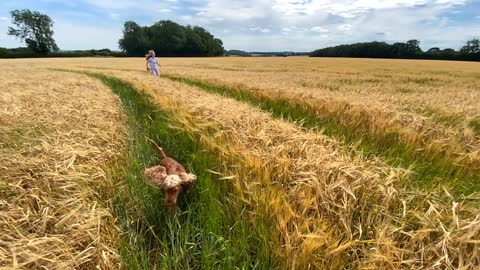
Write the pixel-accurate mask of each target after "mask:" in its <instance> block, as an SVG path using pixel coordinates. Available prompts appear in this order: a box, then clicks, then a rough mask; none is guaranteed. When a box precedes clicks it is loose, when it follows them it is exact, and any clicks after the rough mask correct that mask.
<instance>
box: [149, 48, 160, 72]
mask: <svg viewBox="0 0 480 270" xmlns="http://www.w3.org/2000/svg"><path fill="white" fill-rule="evenodd" d="M157 65H158V61H157V58H155V52H154V51H153V50H150V51H148V57H147V69H149V70H150V73H152V74H153V75H155V76H160V72H158V67H157Z"/></svg>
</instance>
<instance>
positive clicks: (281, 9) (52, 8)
mask: <svg viewBox="0 0 480 270" xmlns="http://www.w3.org/2000/svg"><path fill="white" fill-rule="evenodd" d="M24 8H27V9H30V10H32V11H33V10H36V11H40V12H42V13H45V14H47V15H49V16H50V17H51V18H52V19H53V21H54V23H55V24H54V28H53V30H54V32H55V34H54V38H55V40H56V42H57V44H58V46H59V47H60V49H63V50H73V49H82V50H83V49H102V48H109V49H112V50H118V49H119V48H118V40H119V39H120V38H121V36H122V29H123V23H124V22H125V21H128V20H133V21H135V22H137V23H138V24H140V25H151V24H153V23H154V22H157V21H160V20H166V19H168V20H173V21H175V22H177V23H180V24H182V25H187V24H190V25H199V26H202V27H204V28H206V29H207V30H208V31H210V32H211V33H212V34H213V35H215V36H216V37H218V38H220V39H221V40H222V41H223V43H224V47H225V49H240V50H245V51H305V52H308V51H312V50H315V49H318V48H323V47H327V46H334V45H339V44H348V43H354V42H368V41H385V42H389V43H393V42H398V41H400V42H405V41H407V40H409V39H418V40H420V42H421V44H420V46H421V47H422V49H424V50H427V49H428V48H430V47H440V48H454V49H459V48H460V47H461V46H462V45H463V44H464V43H465V41H467V40H468V39H471V38H475V37H476V38H480V0H203V1H196V0H134V1H132V0H69V1H63V0H0V47H18V46H24V44H23V43H22V42H21V41H20V40H17V39H15V38H13V37H10V36H8V35H7V34H6V33H7V29H8V27H9V26H11V20H10V14H9V11H10V10H13V9H24Z"/></svg>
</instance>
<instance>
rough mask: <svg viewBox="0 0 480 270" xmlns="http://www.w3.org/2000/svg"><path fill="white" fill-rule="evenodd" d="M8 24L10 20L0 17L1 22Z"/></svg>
mask: <svg viewBox="0 0 480 270" xmlns="http://www.w3.org/2000/svg"><path fill="white" fill-rule="evenodd" d="M2 21H3V22H8V18H7V17H0V22H2Z"/></svg>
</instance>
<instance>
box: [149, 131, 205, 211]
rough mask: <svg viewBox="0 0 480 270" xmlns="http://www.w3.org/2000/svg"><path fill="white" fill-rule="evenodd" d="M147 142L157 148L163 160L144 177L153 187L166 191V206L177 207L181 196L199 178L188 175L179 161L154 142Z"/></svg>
mask: <svg viewBox="0 0 480 270" xmlns="http://www.w3.org/2000/svg"><path fill="white" fill-rule="evenodd" d="M147 140H149V141H150V142H151V143H152V144H153V145H154V146H155V148H156V149H157V151H158V152H159V154H160V157H161V158H162V159H161V160H160V165H157V166H154V167H151V168H146V169H145V171H144V175H145V177H146V178H147V179H148V180H150V183H151V184H152V185H154V186H156V187H159V188H162V189H163V190H164V191H165V204H166V205H168V206H173V205H176V204H177V199H178V196H179V194H180V193H181V192H182V191H183V190H185V189H186V188H187V187H188V186H189V185H190V184H191V183H192V182H193V181H195V180H196V179H197V176H195V175H194V174H191V173H187V171H186V170H185V168H184V167H183V166H182V165H181V164H180V163H179V162H178V161H176V160H174V159H173V158H170V157H168V156H167V155H166V154H165V152H164V151H163V149H162V148H161V147H160V146H158V145H157V144H156V143H155V142H154V141H153V140H151V139H148V138H147Z"/></svg>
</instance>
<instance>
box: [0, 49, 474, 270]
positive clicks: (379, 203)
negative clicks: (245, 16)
mask: <svg viewBox="0 0 480 270" xmlns="http://www.w3.org/2000/svg"><path fill="white" fill-rule="evenodd" d="M159 61H160V65H161V67H160V70H161V78H160V79H156V78H154V77H152V76H151V75H149V74H148V73H147V71H146V70H145V60H144V59H141V58H138V59H132V58H130V59H114V58H112V59H110V58H83V59H37V60H28V59H22V60H5V61H3V60H2V61H0V64H1V66H2V67H1V68H0V71H2V73H5V72H6V73H5V74H7V73H8V74H9V75H8V76H7V77H4V78H2V79H0V86H2V87H3V89H6V91H3V92H2V99H1V100H0V101H1V102H2V103H0V106H1V107H0V111H2V114H0V124H1V127H0V128H1V129H0V131H1V133H0V138H2V142H0V150H1V151H2V152H0V153H1V159H2V160H6V159H10V156H11V155H21V153H32V155H33V156H28V155H27V156H26V157H25V160H24V161H22V162H18V163H8V165H3V164H2V167H3V166H5V167H4V168H0V169H1V170H6V171H5V172H3V171H2V174H3V175H6V176H4V177H2V178H1V181H2V182H1V183H0V188H2V192H3V189H5V190H7V191H8V192H7V191H6V192H7V193H8V194H12V195H11V196H7V197H5V199H4V203H3V202H2V207H3V205H4V204H5V205H7V209H9V208H8V206H9V205H13V204H14V202H15V201H16V200H17V198H18V196H20V195H19V194H17V193H15V192H14V191H12V190H11V189H13V190H15V187H17V186H18V184H17V183H18V182H19V181H26V180H21V179H24V177H25V175H30V176H29V177H32V176H31V173H29V171H28V170H27V169H22V168H23V167H22V166H26V165H25V164H27V163H28V164H30V163H29V162H33V161H32V160H33V159H34V157H35V155H36V154H39V153H41V154H42V155H45V156H47V157H48V156H50V159H51V160H54V159H55V153H58V152H49V151H47V150H46V148H38V149H37V148H34V147H32V146H30V147H27V146H23V145H24V144H25V142H23V140H27V139H28V138H29V137H28V136H26V135H25V134H30V135H31V136H33V135H35V134H37V133H35V134H33V133H31V132H29V131H28V130H26V129H25V128H24V127H23V126H22V124H21V123H20V122H18V123H17V122H16V121H11V118H12V117H20V118H19V119H22V117H25V119H28V121H29V122H28V123H29V124H28V126H31V125H33V126H42V127H43V126H44V125H46V126H48V125H49V124H45V123H53V124H55V123H57V122H56V121H58V125H59V126H58V128H57V129H60V128H61V130H62V132H63V131H65V132H66V133H67V134H76V133H75V132H76V131H70V133H68V132H69V131H68V130H65V127H64V126H62V125H63V124H65V123H63V122H62V121H61V120H62V119H65V120H64V122H66V123H67V124H68V123H72V122H71V121H79V120H68V119H69V118H68V117H69V115H73V114H75V115H78V116H79V117H83V118H82V119H84V120H81V121H87V122H88V121H91V119H93V118H92V117H96V116H98V115H104V114H105V110H114V109H113V108H115V106H117V105H116V104H115V99H113V100H110V99H111V98H110V97H109V98H108V100H109V101H108V102H107V101H106V100H105V95H107V93H108V94H110V93H109V92H108V91H107V93H106V92H105V91H106V88H109V89H110V90H111V91H113V93H115V94H116V95H117V97H118V99H119V100H120V101H121V103H122V106H123V114H124V115H123V116H121V117H116V118H111V117H106V118H102V119H99V118H96V120H95V121H98V124H95V123H93V122H92V125H85V126H83V127H82V129H81V131H79V132H80V133H79V134H82V132H83V133H84V134H97V133H95V132H100V131H101V130H103V131H104V132H107V131H108V130H112V128H118V129H126V130H127V131H126V134H125V135H124V136H125V137H128V139H127V140H125V139H124V138H123V137H122V136H118V137H117V136H113V135H111V134H110V133H108V132H110V131H108V132H107V133H105V134H103V135H101V132H100V133H98V134H99V135H98V136H101V138H102V139H101V140H97V139H93V140H88V139H87V138H85V139H84V140H83V141H79V142H78V144H77V145H78V147H81V146H82V145H83V146H84V147H87V148H88V147H91V146H92V145H97V147H100V148H99V149H100V150H98V151H100V152H98V153H97V152H92V153H88V152H80V153H83V155H84V156H85V157H84V158H77V159H75V158H74V159H73V161H72V162H71V164H73V165H75V164H77V162H78V163H79V164H83V163H82V162H86V164H88V166H87V165H85V166H86V167H82V170H85V173H83V171H82V177H83V178H85V179H87V180H86V181H87V183H91V182H92V183H95V181H103V182H106V183H108V185H111V186H112V190H109V191H108V187H107V188H105V184H102V185H101V187H100V188H98V187H97V188H96V187H95V185H93V187H92V189H89V190H90V191H89V192H90V193H82V194H84V196H86V197H88V198H90V199H92V198H93V199H94V200H93V201H95V200H96V201H98V203H99V205H102V207H103V208H102V209H104V210H105V211H108V212H109V215H111V216H113V217H115V220H116V222H115V225H113V224H112V222H111V220H109V219H105V221H102V222H101V223H100V224H105V225H99V226H104V227H105V228H106V230H109V231H110V232H109V238H108V241H107V240H105V241H104V242H105V243H108V244H104V246H105V247H106V248H107V247H108V248H107V249H108V250H109V251H111V255H110V257H111V258H110V257H108V259H105V258H103V257H102V256H100V255H97V253H94V252H93V251H91V250H92V249H91V247H92V244H88V243H89V242H88V241H87V240H85V241H86V242H85V245H81V246H76V247H75V248H73V247H72V248H70V249H68V250H69V253H68V254H72V255H69V256H71V258H75V254H78V253H79V252H81V250H82V249H84V250H85V252H86V253H85V254H89V255H88V256H84V257H82V258H83V260H81V261H80V262H79V263H78V267H80V268H85V269H89V267H90V266H91V265H93V264H95V265H103V266H102V267H104V268H112V269H115V268H116V267H117V265H116V263H117V259H118V258H117V257H116V256H117V254H119V255H120V256H121V257H122V258H123V259H122V264H124V265H125V266H126V267H127V268H129V269H212V268H213V269H236V268H235V267H238V268H239V269H358V268H365V269H371V268H378V269H412V268H415V269H417V268H419V269H422V268H425V269H430V268H436V267H438V268H441V269H458V268H462V269H476V268H478V267H479V266H480V254H479V253H478V250H480V249H479V245H480V220H479V218H478V212H479V207H480V196H479V194H480V193H479V192H480V64H479V63H468V62H446V61H417V60H371V59H343V58H338V59H328V58H319V59H318V58H315V59H312V58H306V57H291V58H179V59H173V58H168V59H162V58H160V59H159ZM52 85H53V86H52ZM63 86H64V87H65V88H62V87H63ZM26 89H29V90H28V92H27V93H28V96H29V98H30V99H29V100H30V101H25V102H26V103H25V104H23V103H22V104H23V105H16V103H14V102H13V103H12V100H19V99H18V98H15V97H17V96H18V97H23V96H25V95H26V94H25V93H24V91H26ZM58 89H61V93H62V95H61V98H58V97H52V98H45V97H48V95H50V94H51V93H56V92H55V91H58ZM101 89H105V90H101ZM102 91H103V92H102ZM80 93H81V97H80V100H79V97H78V95H80ZM96 93H99V94H98V95H96ZM100 93H101V94H100ZM37 95H38V98H39V100H43V99H45V102H48V101H49V100H50V102H51V103H52V104H53V105H51V104H50V105H49V104H43V103H39V104H35V103H33V100H35V97H36V96H37ZM112 96H113V95H112ZM42 98H43V99H42ZM61 100H64V101H65V103H66V104H67V103H68V104H70V103H71V104H72V105H71V106H73V107H74V108H75V109H76V110H75V111H72V109H68V106H66V105H65V106H61V103H62V102H61ZM29 102H30V103H29ZM79 102H80V103H81V104H80V103H79ZM102 102H104V103H102ZM77 103H79V104H78V105H75V104H77ZM100 103H101V104H100ZM29 104H32V105H31V107H32V108H33V109H32V111H35V108H37V107H38V108H41V110H42V113H43V112H45V108H51V110H52V115H57V114H58V115H57V116H56V117H54V118H52V119H50V120H46V119H44V118H41V117H36V116H35V115H36V114H32V115H31V116H30V115H28V114H21V113H20V114H19V113H17V114H15V113H13V114H12V112H11V111H12V110H13V109H12V108H19V106H20V107H21V106H28V105H29ZM42 104H43V105H42ZM89 104H91V105H92V107H90V106H89ZM12 106H13V107H12ZM36 106H37V107H36ZM98 106H100V107H99V108H98V111H94V110H92V108H97V107H98ZM102 107H103V108H104V109H103V110H102V109H101V108H102ZM39 110H40V109H39ZM53 113H55V114H53ZM110 113H113V112H110ZM52 117H53V116H52ZM51 120H55V121H51ZM62 123H63V124H62ZM101 125H107V126H108V128H106V127H102V126H101ZM48 130H49V131H48V132H52V131H50V130H51V128H50V129H48ZM27 131H28V132H27ZM48 132H47V131H45V132H43V131H42V133H39V134H42V135H41V136H40V135H38V138H39V140H40V141H41V140H42V139H41V138H43V137H45V136H46V137H45V138H55V136H58V132H57V133H48ZM72 132H73V133H72ZM92 132H94V133H92ZM12 134H16V135H15V137H13V136H14V135H12ZM32 134H33V135H32ZM49 134H57V135H49ZM30 135H29V136H30ZM35 136H37V135H35ZM42 136H43V137H42ZM52 136H53V137H52ZM90 136H93V135H90ZM145 136H148V137H151V138H154V139H156V140H157V141H159V142H160V143H161V144H162V146H163V147H164V148H165V149H166V151H167V153H170V154H171V155H172V156H174V157H176V158H177V159H178V160H180V161H182V162H183V163H184V164H185V165H186V166H187V167H188V168H189V169H190V170H192V171H193V172H194V173H196V174H197V175H198V176H199V179H200V180H199V181H198V182H197V183H195V186H194V188H193V189H192V190H190V191H189V193H188V194H186V195H185V196H184V197H182V199H181V202H180V208H181V209H182V210H181V211H180V212H179V213H178V214H177V215H176V216H175V217H170V218H169V217H167V216H166V215H165V212H164V209H163V206H162V203H163V201H162V196H163V194H162V193H161V192H160V191H158V190H155V189H154V188H152V187H150V186H148V185H147V184H145V182H144V179H143V175H142V170H143V168H144V167H145V166H150V165H152V164H154V163H155V162H156V160H158V157H156V156H155V154H154V151H153V150H152V149H150V147H149V146H148V144H147V142H146V141H145V139H144V138H145ZM36 138H37V137H36ZM60 138H63V137H60ZM28 140H30V139H28ZM57 140H63V139H57ZM65 144H67V145H68V144H69V143H65ZM19 145H20V146H21V147H20V146H19ZM22 147H26V148H22ZM65 147H67V146H65ZM101 147H107V148H106V149H110V148H111V150H109V151H112V154H111V156H115V158H110V159H107V160H106V159H105V158H104V157H103V156H102V155H101V152H102V151H104V150H101V149H103V148H101ZM88 149H90V148H88ZM62 151H63V150H62ZM64 151H67V150H64ZM78 151H86V150H78ZM95 153H96V154H95ZM95 155H98V157H96V156H95ZM75 156H80V157H83V156H82V155H81V154H76V155H75ZM89 157H95V158H94V160H95V162H94V163H89ZM66 160H67V161H64V163H63V164H66V166H67V167H66V169H65V170H66V171H67V172H68V171H69V170H70V169H71V168H72V166H73V165H71V164H70V163H69V161H68V160H69V159H66ZM45 162H46V161H45ZM92 164H93V166H96V167H98V168H99V169H100V170H101V171H102V172H104V176H103V178H101V179H99V178H96V176H95V175H96V174H93V175H92V174H89V173H88V172H90V169H89V168H90V167H89V166H92ZM52 166H53V165H52ZM21 167H22V168H21ZM57 167H58V165H57ZM57 167H55V166H54V167H52V168H50V167H45V166H44V167H43V168H45V170H54V169H53V168H57ZM55 173H58V172H57V171H55ZM48 175H50V174H48ZM39 177H40V178H41V179H44V178H46V177H47V176H39ZM29 179H30V178H29ZM66 181H67V182H68V181H72V183H78V181H77V180H75V179H70V178H67V180H66ZM56 185H57V186H58V190H57V189H55V188H53V189H52V186H54V187H55V186H56ZM63 185H65V183H63V182H61V183H60V182H55V181H54V182H51V184H50V186H48V188H47V186H41V187H38V188H34V189H32V187H31V186H27V187H25V186H22V188H23V189H26V190H30V191H29V192H31V193H32V194H36V192H37V190H38V191H39V192H40V193H41V194H49V195H48V196H56V195H55V194H58V193H59V192H60V191H59V190H62V191H61V192H72V194H78V192H76V191H75V190H69V189H65V188H63V189H62V188H61V187H62V186H63ZM87 186H88V187H91V184H88V185H87ZM4 187H5V188H4ZM107 191H108V192H107ZM62 194H63V193H62ZM89 194H90V195H89ZM91 194H99V195H98V196H93V195H91ZM32 196H33V195H32ZM35 196H37V195H34V196H33V197H35ZM62 196H63V195H62ZM92 196H93V197H92ZM33 197H32V198H33ZM79 198H80V197H79ZM79 200H80V199H79ZM44 201H48V200H47V199H44ZM19 207H20V208H19V210H18V211H21V210H20V209H23V211H27V209H30V210H29V211H33V212H34V213H45V211H47V210H45V209H44V208H41V207H40V209H38V207H36V206H32V205H30V204H25V205H20V206H19ZM72 207H73V206H72ZM4 209H5V208H2V211H4ZM42 209H43V210H42ZM69 209H70V207H66V208H64V209H62V213H63V212H65V211H67V210H69ZM79 209H80V208H79ZM71 210H73V209H71ZM16 211H17V210H16ZM78 211H80V210H78ZM102 211H103V210H102ZM67 212H68V211H67ZM92 213H93V212H92ZM16 215H18V212H15V211H10V210H8V211H5V212H2V216H3V217H2V219H3V220H4V221H7V220H14V219H15V218H14V217H16ZM67 215H68V214H67ZM92 215H93V214H92ZM67 217H68V218H72V216H71V215H68V216H67ZM67 217H62V216H61V215H48V214H43V215H40V214H38V220H39V221H36V222H40V223H42V222H43V224H52V226H54V224H59V223H60V224H65V222H66V221H65V220H66V219H67ZM99 220H100V219H99ZM32 222H33V221H32ZM36 222H33V223H34V224H36ZM69 222H70V223H71V224H72V225H71V226H74V225H75V224H77V223H78V224H81V215H79V216H78V220H75V219H73V220H71V221H69ZM6 224H10V227H11V228H23V229H24V230H27V229H25V227H24V226H25V224H24V223H22V222H18V223H15V222H11V221H10V222H6ZM2 228H3V227H2ZM5 228H6V227H5ZM28 228H29V229H28V233H21V234H16V233H13V231H12V230H11V229H10V230H7V229H5V230H3V229H2V230H1V231H0V237H1V239H0V240H1V241H2V242H3V243H15V242H17V244H16V245H15V249H5V248H2V249H0V258H2V259H3V258H5V264H4V265H2V264H1V263H0V267H3V266H5V267H7V266H10V267H11V266H12V265H15V263H17V264H18V265H20V266H22V267H24V268H29V267H31V268H40V267H41V266H42V265H49V264H50V265H54V264H55V263H58V261H60V259H59V258H61V257H59V256H60V255H55V256H57V257H55V258H57V259H55V260H53V261H52V262H49V261H48V260H46V259H27V257H28V256H27V254H30V253H31V251H28V252H27V251H26V249H27V247H28V245H27V247H26V248H25V250H21V245H19V244H18V243H21V242H19V241H26V239H29V237H28V235H32V236H31V238H32V239H34V238H35V239H36V238H38V237H39V235H41V233H45V230H46V229H45V227H44V226H43V227H42V226H40V227H36V226H33V227H32V226H30V227H28ZM46 228H48V226H47V227H46ZM101 228H103V227H101ZM115 228H117V229H115ZM117 230H119V232H120V233H119V234H117V233H116V231H117ZM114 231H115V232H114ZM40 232H41V233H40ZM62 233H63V234H64V235H65V237H68V235H69V234H71V233H72V232H70V231H68V230H66V231H63V232H62ZM77 237H80V236H77ZM21 239H22V240H21ZM42 245H49V242H45V243H42V242H40V243H38V244H37V245H36V246H35V247H36V248H41V246H42ZM59 248H60V247H59ZM61 248H62V249H63V250H66V249H67V247H64V246H62V247H61ZM94 250H96V251H97V252H98V251H99V250H100V249H99V248H98V247H96V248H94ZM87 251H89V252H90V253H88V252H87ZM48 252H49V253H45V255H42V256H44V257H48V256H54V255H52V254H57V252H56V251H54V250H52V251H48ZM19 254H20V255H21V254H23V255H22V256H20V255H19ZM49 254H50V255H49ZM58 254H63V253H58ZM12 256H14V257H15V256H17V257H18V258H17V259H11V260H6V258H8V257H10V258H11V257H12ZM65 256H66V255H65ZM42 258H43V257H42ZM2 261H3V260H2ZM66 265H68V264H66Z"/></svg>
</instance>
